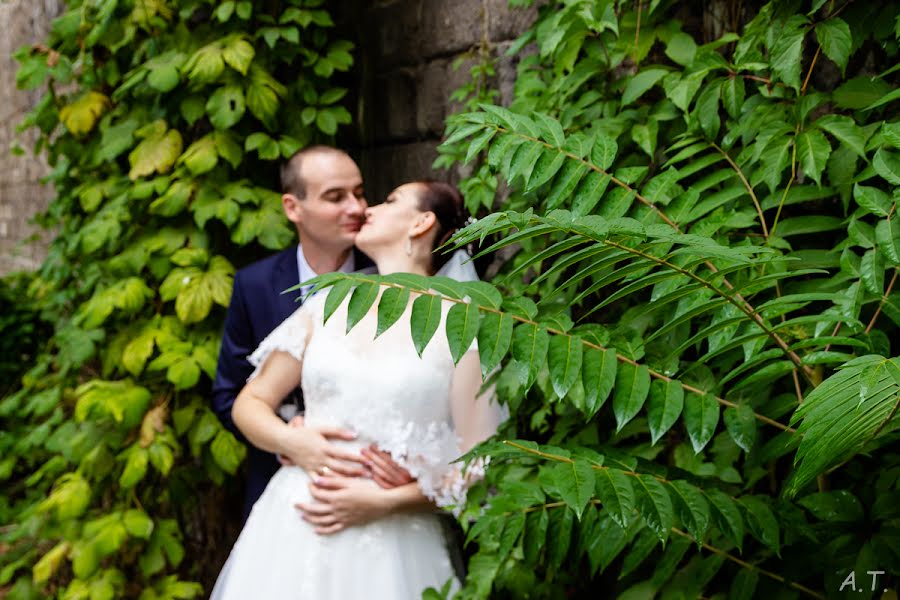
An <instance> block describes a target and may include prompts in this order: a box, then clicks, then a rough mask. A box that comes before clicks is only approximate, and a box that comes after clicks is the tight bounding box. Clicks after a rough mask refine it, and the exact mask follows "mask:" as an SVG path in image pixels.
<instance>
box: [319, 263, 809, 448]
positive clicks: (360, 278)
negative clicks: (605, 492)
mask: <svg viewBox="0 0 900 600" xmlns="http://www.w3.org/2000/svg"><path fill="white" fill-rule="evenodd" d="M334 275H335V278H336V279H344V280H349V281H356V282H359V283H370V282H371V279H370V278H369V276H367V275H360V274H356V273H335V274H334ZM379 285H382V286H385V287H394V288H401V289H408V290H410V291H414V292H416V293H417V294H422V295H427V296H434V297H436V298H441V299H443V300H447V301H449V302H454V303H456V304H468V303H467V302H466V301H465V300H462V299H459V298H451V297H449V296H445V295H443V294H440V293H438V292H433V291H430V290H425V289H416V288H411V287H408V286H404V285H400V284H397V283H392V282H389V281H381V282H379ZM324 287H327V286H323V288H324ZM473 305H474V306H475V307H476V308H477V309H478V310H479V311H481V312H485V313H494V314H497V315H506V316H509V317H510V318H511V319H513V320H514V321H518V322H520V323H524V324H526V325H534V326H537V327H544V328H545V329H546V330H547V332H548V333H552V334H553V335H563V336H566V337H570V338H571V337H574V336H572V335H571V334H569V333H566V332H565V331H561V330H558V329H554V328H552V327H547V326H545V325H543V324H541V323H538V322H537V321H532V320H531V319H527V318H525V317H521V316H519V315H514V314H511V313H507V312H503V311H502V310H499V309H496V308H491V307H489V306H482V305H480V304H474V303H473ZM579 340H580V341H581V343H582V345H584V346H586V347H588V348H593V349H595V350H601V351H603V352H606V351H611V352H615V350H613V349H612V348H606V347H604V346H601V345H600V344H595V343H593V342H589V341H588V340H586V339H584V338H581V337H579ZM615 355H616V360H618V361H619V362H623V363H628V364H630V365H634V366H644V365H641V364H640V363H638V362H637V361H635V360H632V359H630V358H628V357H627V356H623V355H621V354H619V353H618V352H615ZM647 371H648V372H649V374H650V377H653V378H654V379H660V380H662V381H666V382H671V383H677V384H678V385H680V386H681V387H682V388H683V389H684V390H686V391H688V392H692V393H694V394H699V395H701V396H702V395H708V396H709V397H711V398H713V399H714V400H715V401H716V402H718V403H719V404H720V405H722V406H727V407H729V408H737V407H738V405H737V404H735V403H734V402H731V401H729V400H725V399H724V398H719V397H718V396H716V395H714V394H712V393H710V392H707V391H705V390H701V389H700V388H696V387H694V386H692V385H688V384H686V383H684V382H681V381H679V380H677V379H673V378H672V377H668V376H666V375H663V374H662V373H659V372H657V371H654V370H653V369H650V368H649V367H648V369H647ZM753 415H754V417H756V419H757V420H758V421H760V422H762V423H766V424H767V425H771V426H772V427H776V428H778V429H781V430H782V431H787V432H790V433H797V430H796V429H794V428H793V427H789V426H787V425H783V424H781V423H779V422H778V421H776V420H774V419H770V418H769V417H767V416H765V415H761V414H759V413H757V412H754V413H753ZM799 435H801V436H802V434H799Z"/></svg>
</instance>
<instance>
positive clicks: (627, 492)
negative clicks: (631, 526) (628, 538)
mask: <svg viewBox="0 0 900 600" xmlns="http://www.w3.org/2000/svg"><path fill="white" fill-rule="evenodd" d="M595 479H596V491H597V497H598V498H600V502H601V503H602V504H603V508H604V510H605V511H606V513H607V514H608V515H609V516H610V517H612V519H613V521H615V522H616V523H617V524H618V525H619V526H620V527H622V528H623V529H625V528H626V527H628V523H630V522H631V515H632V513H633V512H634V506H635V501H634V489H633V488H632V485H631V480H632V477H630V476H628V475H626V474H625V473H623V472H622V471H618V470H616V469H610V468H605V469H600V470H598V471H597V473H596V475H595Z"/></svg>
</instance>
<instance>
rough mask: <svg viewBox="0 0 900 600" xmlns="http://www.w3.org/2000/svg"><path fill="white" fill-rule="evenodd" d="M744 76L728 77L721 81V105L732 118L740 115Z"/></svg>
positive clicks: (742, 101)
mask: <svg viewBox="0 0 900 600" xmlns="http://www.w3.org/2000/svg"><path fill="white" fill-rule="evenodd" d="M744 93H745V92H744V78H743V77H729V78H728V79H726V80H725V82H724V83H722V106H724V107H725V111H726V112H727V113H728V116H730V117H731V118H732V119H738V118H740V116H741V108H742V107H743V106H744Z"/></svg>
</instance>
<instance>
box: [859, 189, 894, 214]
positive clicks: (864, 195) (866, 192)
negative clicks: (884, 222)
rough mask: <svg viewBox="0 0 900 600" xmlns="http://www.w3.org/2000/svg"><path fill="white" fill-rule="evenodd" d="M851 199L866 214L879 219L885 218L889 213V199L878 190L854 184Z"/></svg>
mask: <svg viewBox="0 0 900 600" xmlns="http://www.w3.org/2000/svg"><path fill="white" fill-rule="evenodd" d="M853 199H854V200H856V203H857V204H859V206H860V207H862V208H864V209H865V210H866V211H867V212H869V213H871V214H874V215H878V216H879V217H886V216H888V214H890V212H891V200H890V198H889V197H888V195H887V194H886V193H884V192H883V191H881V190H879V189H878V188H874V187H869V186H866V185H859V184H858V183H857V184H854V185H853Z"/></svg>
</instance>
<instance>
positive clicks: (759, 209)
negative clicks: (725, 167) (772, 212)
mask: <svg viewBox="0 0 900 600" xmlns="http://www.w3.org/2000/svg"><path fill="white" fill-rule="evenodd" d="M709 144H710V145H711V146H712V147H713V148H715V149H716V150H718V151H719V153H720V154H721V155H722V156H723V157H725V160H727V161H728V164H730V165H731V168H732V169H734V172H735V173H737V176H738V177H740V179H741V182H742V183H743V184H744V187H745V188H747V193H749V194H750V199H751V200H753V206H754V207H756V214H758V215H759V223H760V225H762V231H763V237H764V238H766V240H768V239H769V229H768V227H766V218H765V217H764V216H763V210H762V206H760V204H759V198H757V197H756V193H755V192H754V191H753V186H752V185H750V182H749V181H747V178H746V177H745V176H744V172H743V171H741V168H740V167H739V166H738V165H737V163H736V162H734V160H732V158H731V156H729V155H728V153H727V152H725V150H723V149H722V148H721V147H720V146H719V145H718V144H716V143H715V142H712V141H711V142H709Z"/></svg>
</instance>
